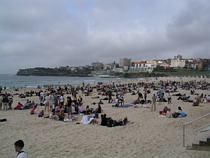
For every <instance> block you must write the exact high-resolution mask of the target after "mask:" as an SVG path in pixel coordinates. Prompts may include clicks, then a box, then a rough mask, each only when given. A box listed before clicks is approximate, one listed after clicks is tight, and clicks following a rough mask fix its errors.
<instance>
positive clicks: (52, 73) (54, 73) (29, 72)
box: [16, 68, 91, 77]
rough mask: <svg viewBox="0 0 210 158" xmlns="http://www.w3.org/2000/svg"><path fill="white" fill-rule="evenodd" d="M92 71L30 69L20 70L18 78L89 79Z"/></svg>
mask: <svg viewBox="0 0 210 158" xmlns="http://www.w3.org/2000/svg"><path fill="white" fill-rule="evenodd" d="M90 74H91V70H90V69H82V70H74V71H72V70H71V69H67V68H29V69H20V70H18V72H17V74H16V75H18V76H79V77H88V76H90Z"/></svg>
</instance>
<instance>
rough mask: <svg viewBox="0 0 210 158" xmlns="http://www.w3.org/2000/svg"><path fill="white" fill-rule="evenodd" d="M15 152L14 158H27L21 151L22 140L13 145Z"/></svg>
mask: <svg viewBox="0 0 210 158" xmlns="http://www.w3.org/2000/svg"><path fill="white" fill-rule="evenodd" d="M14 146H15V151H16V152H17V153H18V154H17V157H16V158H28V155H27V153H26V152H24V151H23V147H24V142H23V141H22V140H18V141H16V142H15V144H14Z"/></svg>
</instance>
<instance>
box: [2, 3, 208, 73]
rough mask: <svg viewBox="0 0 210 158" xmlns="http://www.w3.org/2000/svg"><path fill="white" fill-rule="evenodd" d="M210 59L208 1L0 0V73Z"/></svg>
mask: <svg viewBox="0 0 210 158" xmlns="http://www.w3.org/2000/svg"><path fill="white" fill-rule="evenodd" d="M177 54H182V55H183V56H184V57H201V58H210V3H209V0H0V73H16V71H17V70H18V69H19V68H28V67H37V66H45V67H56V66H65V65H70V66H73V65H75V66H78V65H86V64H90V63H91V62H93V61H101V62H106V63H108V62H112V61H114V60H115V61H118V60H119V58H122V57H128V58H132V59H133V60H144V59H160V58H169V57H173V56H174V55H177Z"/></svg>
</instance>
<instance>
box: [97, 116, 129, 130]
mask: <svg viewBox="0 0 210 158" xmlns="http://www.w3.org/2000/svg"><path fill="white" fill-rule="evenodd" d="M127 123H128V119H127V117H125V118H124V119H123V120H118V121H116V120H113V119H112V118H111V117H106V114H102V115H101V125H102V126H107V127H115V126H124V125H126V124H127Z"/></svg>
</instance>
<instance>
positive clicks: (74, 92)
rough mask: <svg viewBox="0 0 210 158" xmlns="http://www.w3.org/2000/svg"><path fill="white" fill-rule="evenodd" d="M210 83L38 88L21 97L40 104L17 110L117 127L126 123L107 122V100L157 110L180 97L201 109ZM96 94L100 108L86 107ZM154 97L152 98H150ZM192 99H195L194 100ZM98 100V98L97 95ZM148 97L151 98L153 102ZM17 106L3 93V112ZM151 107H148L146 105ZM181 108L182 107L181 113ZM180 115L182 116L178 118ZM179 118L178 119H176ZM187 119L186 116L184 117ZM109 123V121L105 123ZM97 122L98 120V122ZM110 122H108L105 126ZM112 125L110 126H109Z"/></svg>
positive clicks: (207, 99)
mask: <svg viewBox="0 0 210 158" xmlns="http://www.w3.org/2000/svg"><path fill="white" fill-rule="evenodd" d="M209 89H210V84H209V83H207V82H205V81H203V82H196V81H190V82H177V81H159V82H138V83H126V84H117V83H114V82H113V83H111V84H110V83H109V84H104V83H100V82H99V83H98V84H96V85H89V84H88V85H85V84H82V86H76V87H75V86H71V85H65V86H59V87H54V86H48V87H47V88H46V89H45V90H41V89H38V91H29V92H26V93H25V94H23V93H21V95H20V94H19V97H20V98H22V96H27V97H31V96H33V95H35V96H38V97H39V103H35V102H34V101H30V100H29V99H27V100H26V102H25V103H21V102H18V104H17V105H16V106H15V107H14V109H15V110H26V109H31V111H30V113H31V114H32V115H37V116H38V117H44V118H51V119H54V120H60V121H69V120H72V119H73V118H74V116H77V115H78V114H83V115H91V116H92V118H94V119H95V120H96V119H98V117H99V115H100V114H101V122H102V123H101V125H105V124H108V125H109V124H110V123H108V122H110V120H112V121H111V122H114V125H112V126H115V125H117V124H125V123H124V122H127V121H122V122H123V123H122V122H121V123H119V122H118V121H114V120H113V119H105V118H106V114H105V113H104V111H103V110H102V107H101V105H102V104H103V101H107V104H112V105H113V106H114V107H128V106H127V105H128V104H127V103H125V94H130V95H136V96H137V99H136V100H134V101H133V102H132V103H130V104H129V105H138V104H140V105H149V106H148V107H150V108H151V111H156V110H157V107H156V106H157V105H156V104H157V102H160V103H161V102H166V103H168V105H170V104H172V96H173V97H175V96H176V97H177V99H178V100H182V101H184V102H192V105H193V106H199V104H200V103H201V102H204V103H207V102H210V96H209V95H207V94H205V95H204V94H203V93H202V94H198V93H196V91H197V90H209ZM179 90H190V94H189V95H186V94H181V93H179ZM93 93H96V94H97V97H96V98H97V99H99V102H98V103H94V104H93V105H95V104H97V108H95V109H94V108H91V105H85V103H84V99H83V97H82V96H92V94H93ZM148 95H151V96H152V97H148ZM192 96H195V97H194V99H192ZM94 97H95V96H94ZM148 98H151V100H149V99H148ZM12 104H13V96H12V95H11V94H9V93H6V92H5V93H1V94H0V110H11V109H12ZM39 106H43V107H44V109H42V110H39V109H40V108H38V107H39ZM145 107H147V106H145ZM180 109H181V106H179V110H180ZM160 114H161V115H167V116H170V117H171V116H172V117H174V118H177V117H179V116H181V114H183V113H179V114H180V115H179V114H178V112H176V114H175V113H171V112H170V108H168V107H165V108H164V109H163V110H162V111H161V112H160ZM177 115H178V116H177ZM176 116H177V117H176ZM183 116H184V114H183ZM105 120H109V121H105ZM126 120H127V118H126ZM95 122H97V121H95ZM104 122H107V123H104ZM109 126H110V125H109Z"/></svg>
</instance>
